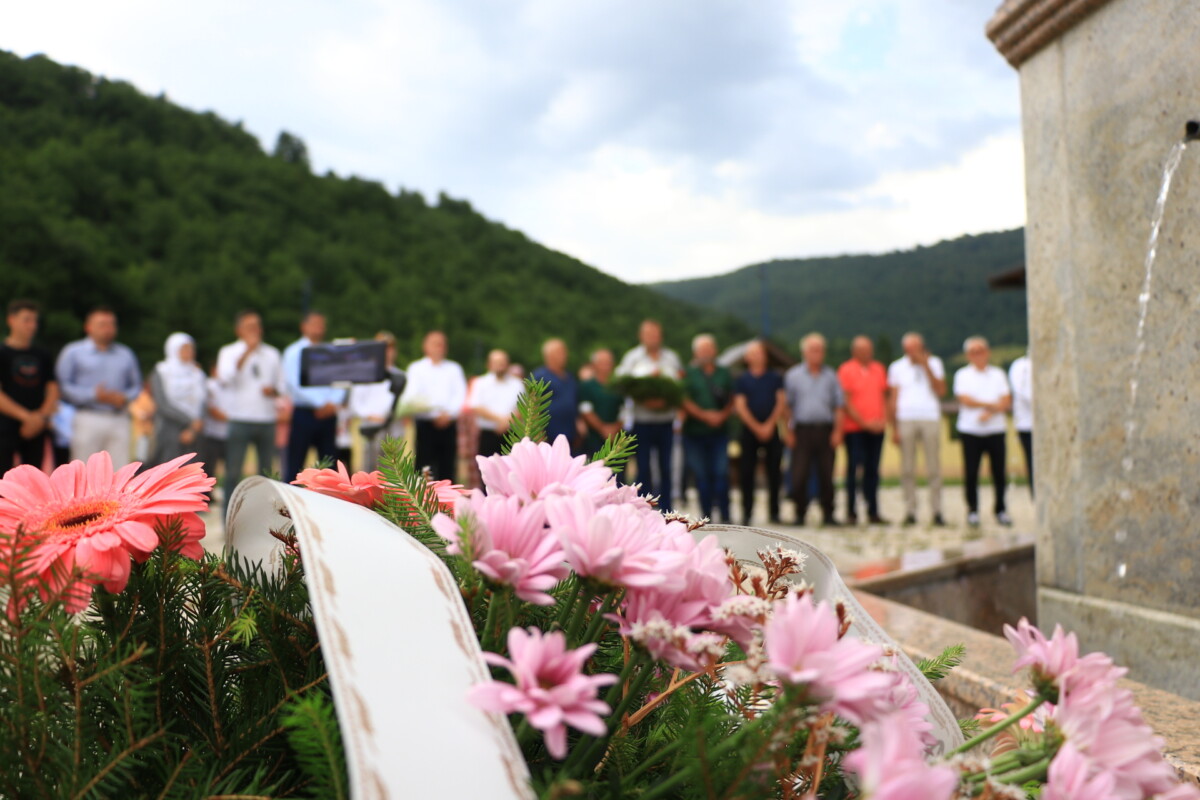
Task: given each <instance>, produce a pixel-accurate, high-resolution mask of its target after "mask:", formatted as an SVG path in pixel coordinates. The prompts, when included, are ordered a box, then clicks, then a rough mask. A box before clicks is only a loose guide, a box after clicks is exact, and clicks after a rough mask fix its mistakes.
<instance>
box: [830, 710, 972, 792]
mask: <svg viewBox="0 0 1200 800" xmlns="http://www.w3.org/2000/svg"><path fill="white" fill-rule="evenodd" d="M861 739H862V746H861V747H859V748H858V749H857V750H855V751H853V752H851V753H848V754H847V755H846V757H845V759H843V761H842V763H843V765H844V766H845V768H846V770H847V771H849V772H853V773H855V774H856V775H858V777H859V785H860V789H861V792H862V795H861V796H862V797H863V800H949V798H950V797H951V796H952V794H953V792H954V790H955V788H956V787H957V786H958V776H957V775H956V774H955V771H954V770H953V769H951V768H950V767H947V766H936V767H934V766H930V765H929V764H927V763H926V762H925V755H924V744H923V743H922V741H921V739H920V737H919V736H918V735H917V733H916V732H915V731H913V730H912V729H911V728H910V727H909V726H908V724H907V719H906V718H905V717H904V716H903V715H900V714H897V715H895V716H888V717H883V718H881V719H878V720H874V721H872V722H868V723H865V724H864V725H863V726H862V729H861Z"/></svg>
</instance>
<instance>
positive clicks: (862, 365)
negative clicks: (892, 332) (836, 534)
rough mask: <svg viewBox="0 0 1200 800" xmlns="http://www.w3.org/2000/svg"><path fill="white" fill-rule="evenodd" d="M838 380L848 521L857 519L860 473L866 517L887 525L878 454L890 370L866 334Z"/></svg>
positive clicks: (852, 348)
mask: <svg viewBox="0 0 1200 800" xmlns="http://www.w3.org/2000/svg"><path fill="white" fill-rule="evenodd" d="M838 381H839V382H840V383H841V384H842V391H843V392H844V393H845V395H846V422H845V433H846V457H847V458H846V498H847V500H846V503H847V513H846V522H847V524H849V525H854V524H856V523H857V522H858V513H857V507H856V504H857V500H858V496H857V495H858V473H859V470H862V493H863V499H864V500H866V503H867V520H868V521H869V522H870V523H871V524H872V525H886V524H887V520H885V519H884V518H883V517H881V516H879V457H880V455H881V454H882V453H883V434H884V431H885V430H886V429H887V370H886V369H885V368H884V366H883V364H880V363H879V362H878V361H876V360H875V348H874V346H873V345H872V344H871V340H870V339H868V338H867V337H866V336H856V337H855V338H854V341H853V342H852V343H851V344H850V360H849V361H847V362H846V363H845V364H842V366H840V367H838Z"/></svg>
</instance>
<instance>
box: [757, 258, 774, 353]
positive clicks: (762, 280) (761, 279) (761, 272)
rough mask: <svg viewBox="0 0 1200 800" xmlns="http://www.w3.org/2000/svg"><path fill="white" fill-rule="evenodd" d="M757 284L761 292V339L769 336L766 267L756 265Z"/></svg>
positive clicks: (769, 312)
mask: <svg viewBox="0 0 1200 800" xmlns="http://www.w3.org/2000/svg"><path fill="white" fill-rule="evenodd" d="M758 284H759V288H760V289H761V290H762V322H761V325H760V328H761V331H760V335H761V336H762V338H763V339H767V338H769V337H770V336H771V293H770V291H769V290H768V286H767V265H766V264H759V265H758Z"/></svg>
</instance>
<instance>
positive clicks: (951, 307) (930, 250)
mask: <svg viewBox="0 0 1200 800" xmlns="http://www.w3.org/2000/svg"><path fill="white" fill-rule="evenodd" d="M1024 261H1025V234H1024V229H1022V228H1018V229H1016V230H1010V231H1000V232H998V233H985V234H980V235H978V236H963V237H960V238H958V239H952V240H949V241H944V242H939V243H937V244H935V245H932V246H930V247H917V248H914V249H912V250H904V251H900V252H894V253H887V254H883V255H846V256H832V257H826V258H804V259H779V260H775V261H769V262H766V263H764V264H753V265H750V266H748V267H742V268H741V269H738V270H735V271H733V272H730V273H726V274H724V275H717V276H713V277H708V278H695V279H692V280H684V281H670V282H665V283H655V284H650V285H651V286H652V287H653V288H654V289H656V290H658V291H660V292H662V293H663V294H665V295H667V296H668V297H671V298H673V299H676V300H681V301H684V302H688V303H695V304H697V305H703V306H707V307H709V308H711V309H713V310H715V311H722V312H726V313H729V314H733V315H735V316H737V317H738V318H740V319H741V320H742V321H744V322H745V323H746V324H747V325H749V326H750V327H751V328H753V329H754V330H760V328H761V321H762V317H763V314H762V309H763V290H762V281H763V276H764V275H765V280H766V282H767V308H768V310H769V314H770V324H771V333H772V337H773V338H775V339H777V340H779V341H780V342H782V343H784V344H786V345H787V346H788V348H789V349H790V350H792V351H793V352H794V351H795V348H796V343H797V341H798V340H799V338H800V337H801V336H803V335H804V334H806V333H808V332H810V331H820V332H821V333H823V334H824V335H825V336H826V338H828V339H829V340H830V342H831V350H832V351H833V352H834V354H843V353H845V352H846V351H848V347H849V340H850V339H851V338H852V337H854V336H856V335H858V334H866V335H868V336H870V337H872V338H873V339H875V340H876V341H877V342H882V343H883V344H884V346H885V347H887V348H889V350H890V352H889V353H881V356H884V355H898V354H899V349H900V337H901V336H902V335H903V334H904V333H905V332H906V331H909V330H916V331H920V332H921V333H923V334H924V336H925V340H926V342H927V344H928V345H929V347H930V349H931V350H932V351H933V352H935V353H939V354H941V355H943V356H946V355H955V354H957V353H959V352H960V351H961V348H962V342H963V340H964V339H965V338H966V337H967V336H971V335H974V334H980V335H983V336H986V337H987V338H988V339H989V340H990V341H991V342H992V344H993V345H994V346H1006V345H1007V346H1013V347H1020V346H1023V345H1025V343H1026V341H1027V339H1028V332H1027V331H1028V328H1027V322H1026V306H1025V292H1023V291H1021V290H1013V289H1004V290H993V289H991V288H989V286H988V283H987V279H988V278H989V277H991V276H992V275H995V274H996V273H998V272H1003V271H1005V270H1007V269H1010V268H1013V267H1019V266H1023V264H1024Z"/></svg>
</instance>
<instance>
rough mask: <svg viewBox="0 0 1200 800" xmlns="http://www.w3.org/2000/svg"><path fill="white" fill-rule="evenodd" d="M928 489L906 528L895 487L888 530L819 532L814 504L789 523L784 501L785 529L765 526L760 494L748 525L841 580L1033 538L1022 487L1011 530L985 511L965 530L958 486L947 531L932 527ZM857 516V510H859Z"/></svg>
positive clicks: (985, 499) (987, 496) (887, 495)
mask: <svg viewBox="0 0 1200 800" xmlns="http://www.w3.org/2000/svg"><path fill="white" fill-rule="evenodd" d="M928 497H929V495H928V490H927V489H925V488H920V489H918V491H917V502H918V510H917V519H918V523H917V524H916V525H913V526H904V525H901V524H900V522H901V520H902V519H903V518H904V498H903V495H902V494H901V490H900V488H899V487H885V488H883V489H881V490H880V492H879V513H880V515H881V516H882V517H883V518H884V519H886V520H888V521H889V523H890V524H888V525H867V524H865V522H860V523H859V525H858V526H856V527H841V528H832V529H826V528H821V527H818V525H819V523H820V521H821V515H820V512H819V511H818V510H817V508H816V506H815V504H814V505H810V506H809V509H808V516H807V519H806V522H807V523H808V524H806V525H795V524H787V523H789V522H791V521H792V520H793V519H794V517H795V512H794V510H793V507H792V503H791V502H788V501H784V503H783V519H784V520H785V524H782V525H771V524H770V523H769V522H768V521H767V512H766V495H765V493H763V492H760V497H759V498H758V503H757V505H756V508H755V517H754V519H752V520H751V522H752V523H753V524H754V525H755V526H756V527H761V528H767V529H769V530H774V531H778V532H780V533H783V534H786V535H789V536H795V537H797V538H799V539H803V540H804V541H806V542H808V543H809V544H812V545H814V546H816V547H818V548H819V549H820V550H821V551H822V552H824V553H825V554H826V555H828V556H829V557H830V558H831V559H832V560H833V562H834V563H835V564H837V566H838V569H839V570H840V571H841V572H842V574H843V575H846V576H851V575H854V574H855V573H857V572H860V571H862V570H876V569H878V568H879V567H880V566H881V565H883V564H884V563H885V562H886V563H887V564H888V566H890V567H891V568H895V566H897V563H896V562H903V563H904V565H905V566H919V565H923V564H928V563H930V562H933V561H938V560H941V558H942V557H945V556H952V555H956V554H960V553H961V552H962V551H963V549H964V547H965V548H966V549H967V550H970V549H971V547H972V543H974V542H980V541H987V542H989V543H990V544H1014V543H1017V542H1019V541H1027V540H1028V539H1029V538H1030V537H1031V536H1032V534H1033V531H1034V524H1035V512H1034V505H1033V500H1032V498H1030V496H1029V489H1028V488H1026V487H1024V486H1016V487H1010V488H1009V490H1008V493H1007V494H1006V496H1005V499H1006V501H1007V505H1008V512H1009V515H1010V516H1012V518H1013V526H1012V527H1011V528H1005V527H1002V526H1000V525H998V524H997V523H996V520H995V518H994V517H993V516H992V514H991V513H990V511H985V512H984V513H983V514H982V515H981V516H982V524H981V525H980V527H979V528H977V529H975V528H970V527H968V526H967V510H966V500H965V498H964V496H963V489H962V487H961V486H950V487H946V488H944V489H943V490H942V514H943V516H944V517H945V519H946V523H947V524H946V526H945V527H937V528H935V527H933V525H932V524H931V523H930V519H931V516H932V515H931V513H930V511H929V505H928ZM992 498H993V495H992V490H991V487H988V486H985V487H982V488H981V489H980V497H979V501H980V506H981V507H982V508H984V509H990V508H991V507H992ZM739 502H740V501H739V500H738V499H737V492H734V499H733V508H735V509H736V508H739ZM686 510H687V511H688V512H689V513H692V514H698V513H699V509H698V508H697V506H696V504H695V493H694V492H689V495H688V507H687V508H686ZM860 513H861V509H860ZM835 516H836V517H837V518H839V519H844V518H845V495H844V494H842V493H839V494H838V497H837V506H836V510H835Z"/></svg>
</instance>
